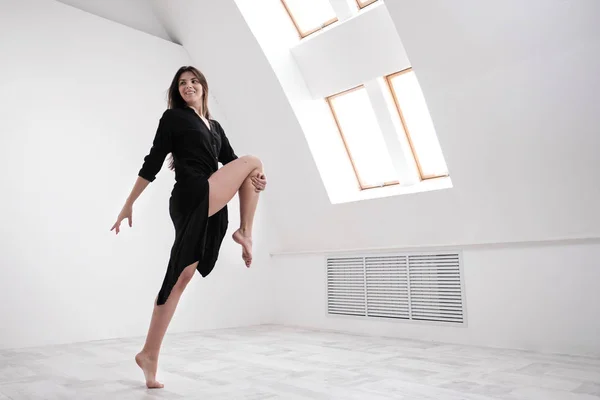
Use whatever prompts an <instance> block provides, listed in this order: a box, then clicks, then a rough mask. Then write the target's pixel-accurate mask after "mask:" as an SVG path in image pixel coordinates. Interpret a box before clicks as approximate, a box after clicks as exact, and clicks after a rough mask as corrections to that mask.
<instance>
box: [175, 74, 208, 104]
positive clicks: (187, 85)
mask: <svg viewBox="0 0 600 400" xmlns="http://www.w3.org/2000/svg"><path fill="white" fill-rule="evenodd" d="M179 94H180V95H181V97H182V98H183V100H185V102H186V103H187V104H188V105H193V104H198V103H199V104H202V96H203V95H204V90H203V89H202V85H201V84H200V79H198V77H196V75H194V74H193V73H192V72H190V71H186V72H184V73H183V74H181V76H180V77H179Z"/></svg>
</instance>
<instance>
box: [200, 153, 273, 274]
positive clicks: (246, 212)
mask: <svg viewBox="0 0 600 400" xmlns="http://www.w3.org/2000/svg"><path fill="white" fill-rule="evenodd" d="M262 169H263V166H262V162H261V161H260V160H259V159H258V158H256V157H254V156H243V157H240V158H238V159H237V160H235V161H232V162H230V163H229V164H227V165H225V166H223V168H221V169H219V170H218V171H217V172H215V173H214V174H213V175H211V177H210V178H209V180H208V182H209V185H210V198H209V215H213V214H214V213H216V212H218V211H219V210H220V209H221V208H223V207H224V206H225V205H226V204H227V203H228V202H229V201H230V200H231V199H232V198H233V196H234V195H235V193H236V192H238V191H239V196H240V228H239V229H238V230H237V231H235V232H234V234H233V240H234V241H235V242H236V243H239V244H240V245H241V246H242V258H243V260H244V262H245V264H246V266H247V267H249V266H250V264H251V263H252V225H253V222H254V213H255V212H256V206H257V205H258V197H259V193H257V192H256V191H255V190H254V185H253V184H252V180H251V179H250V178H251V177H252V176H254V175H257V174H262V172H263V171H262Z"/></svg>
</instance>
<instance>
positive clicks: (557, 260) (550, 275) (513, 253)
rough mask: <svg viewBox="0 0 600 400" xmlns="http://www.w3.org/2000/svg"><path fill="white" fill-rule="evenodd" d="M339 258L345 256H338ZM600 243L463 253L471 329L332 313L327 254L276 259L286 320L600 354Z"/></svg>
mask: <svg viewBox="0 0 600 400" xmlns="http://www.w3.org/2000/svg"><path fill="white" fill-rule="evenodd" d="M336 255H338V254H336ZM598 259H600V241H594V242H587V243H583V242H582V243H573V244H562V245H560V244H544V245H523V246H497V247H488V246H483V247H473V248H466V249H464V250H463V251H462V260H463V274H464V285H465V286H464V287H465V298H466V306H465V311H466V317H467V324H466V325H465V326H460V327H459V326H450V325H442V324H439V323H423V322H412V321H400V320H396V321H393V320H389V319H376V318H369V319H366V318H362V317H345V316H330V315H327V299H326V291H327V289H326V283H327V281H326V268H325V255H324V254H322V253H315V254H305V255H288V256H284V255H282V256H275V257H273V269H274V271H273V273H274V274H276V278H277V284H276V285H275V287H276V290H277V301H276V303H275V304H276V307H277V312H276V319H275V321H276V322H277V323H278V324H284V325H291V326H301V327H309V328H314V329H325V330H334V331H344V332H353V333H357V334H367V335H378V336H390V337H401V338H411V339H417V340H425V341H436V342H444V343H458V344H467V345H476V346H492V347H501V348H516V349H525V350H533V351H542V352H553V353H565V354H581V355H594V356H600V340H598V338H599V337H600V320H599V319H598V315H600V290H598V282H600V268H599V265H598V264H599V263H598Z"/></svg>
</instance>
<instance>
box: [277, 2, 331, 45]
mask: <svg viewBox="0 0 600 400" xmlns="http://www.w3.org/2000/svg"><path fill="white" fill-rule="evenodd" d="M281 4H283V8H285V11H286V12H287V14H288V15H289V16H290V19H291V20H292V23H293V24H294V27H295V28H296V31H297V32H298V35H299V36H300V39H304V38H305V37H307V36H309V35H312V34H313V33H315V32H318V31H320V30H321V29H323V28H325V27H327V26H329V25H331V24H333V23H335V22H337V21H338V19H337V17H334V18H331V19H330V20H327V21H325V22H323V23H322V24H321V26H320V27H318V28H314V29H311V30H309V31H302V29H300V25H298V21H296V18H294V14H293V13H292V11H291V10H290V8H289V6H288V5H287V3H286V1H285V0H281Z"/></svg>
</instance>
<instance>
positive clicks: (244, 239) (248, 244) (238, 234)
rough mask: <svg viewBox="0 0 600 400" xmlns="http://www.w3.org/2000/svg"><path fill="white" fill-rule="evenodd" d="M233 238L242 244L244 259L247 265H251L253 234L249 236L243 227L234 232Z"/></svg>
mask: <svg viewBox="0 0 600 400" xmlns="http://www.w3.org/2000/svg"><path fill="white" fill-rule="evenodd" d="M233 240H234V241H235V242H236V243H238V244H241V245H242V259H243V260H244V262H245V263H246V267H250V264H251V263H252V236H248V235H247V233H246V232H244V231H243V230H242V229H238V230H237V231H235V232H234V233H233Z"/></svg>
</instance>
